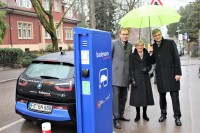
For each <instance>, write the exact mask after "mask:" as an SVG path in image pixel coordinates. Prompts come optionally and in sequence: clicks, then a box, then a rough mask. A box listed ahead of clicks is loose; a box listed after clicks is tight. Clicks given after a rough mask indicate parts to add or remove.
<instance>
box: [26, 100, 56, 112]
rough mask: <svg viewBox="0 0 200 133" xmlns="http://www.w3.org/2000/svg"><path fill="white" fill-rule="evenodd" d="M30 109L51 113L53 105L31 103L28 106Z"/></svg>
mask: <svg viewBox="0 0 200 133" xmlns="http://www.w3.org/2000/svg"><path fill="white" fill-rule="evenodd" d="M28 109H29V110H34V111H38V112H44V113H51V111H52V106H51V105H45V104H39V103H32V102H30V103H29V106H28Z"/></svg>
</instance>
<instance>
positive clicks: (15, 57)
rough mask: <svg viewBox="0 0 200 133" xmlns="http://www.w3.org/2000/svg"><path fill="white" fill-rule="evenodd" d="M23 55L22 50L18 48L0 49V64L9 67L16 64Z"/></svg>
mask: <svg viewBox="0 0 200 133" xmlns="http://www.w3.org/2000/svg"><path fill="white" fill-rule="evenodd" d="M22 55H23V50H22V49H20V48H1V49H0V64H4V65H6V66H10V65H11V64H17V63H18V62H19V58H20V57H21V56H22Z"/></svg>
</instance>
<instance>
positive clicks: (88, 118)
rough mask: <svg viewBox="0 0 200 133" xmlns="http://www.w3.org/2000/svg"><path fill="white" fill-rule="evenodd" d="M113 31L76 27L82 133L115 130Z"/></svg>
mask: <svg viewBox="0 0 200 133" xmlns="http://www.w3.org/2000/svg"><path fill="white" fill-rule="evenodd" d="M111 45H112V44H111V33H110V32H105V31H100V30H93V29H86V28H80V27H75V28H74V52H75V55H74V56H75V58H74V59H75V88H76V114H77V132H78V133H113V125H112V124H113V120H112V52H111Z"/></svg>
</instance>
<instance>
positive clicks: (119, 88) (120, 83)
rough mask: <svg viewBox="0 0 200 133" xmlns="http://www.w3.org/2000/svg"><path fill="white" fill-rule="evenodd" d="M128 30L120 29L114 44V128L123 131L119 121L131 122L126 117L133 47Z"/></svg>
mask: <svg viewBox="0 0 200 133" xmlns="http://www.w3.org/2000/svg"><path fill="white" fill-rule="evenodd" d="M128 35H129V30H128V29H123V28H122V29H120V31H119V37H120V38H119V39H117V40H115V41H113V43H112V88H113V117H114V127H115V128H117V129H121V125H120V123H119V120H123V121H130V119H127V118H125V117H124V109H125V104H126V100H127V90H128V85H129V55H130V53H131V52H132V45H131V44H130V43H129V42H128Z"/></svg>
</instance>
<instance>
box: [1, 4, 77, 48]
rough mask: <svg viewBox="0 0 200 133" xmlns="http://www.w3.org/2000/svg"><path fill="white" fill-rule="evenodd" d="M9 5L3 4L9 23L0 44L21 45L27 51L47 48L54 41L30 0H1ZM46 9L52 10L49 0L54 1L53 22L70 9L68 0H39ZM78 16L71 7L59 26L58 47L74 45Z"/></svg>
mask: <svg viewBox="0 0 200 133" xmlns="http://www.w3.org/2000/svg"><path fill="white" fill-rule="evenodd" d="M0 1H1V2H3V3H5V4H6V6H5V7H3V8H1V10H4V11H6V12H7V14H6V18H5V20H6V22H7V24H8V25H9V26H8V28H7V32H6V37H5V38H4V42H3V44H1V45H0V48H21V49H22V50H24V51H35V50H36V51H39V50H45V47H46V46H47V45H48V44H51V38H50V35H49V34H48V32H46V30H45V29H44V28H43V26H42V24H41V23H40V21H39V19H38V17H37V15H36V13H35V10H34V8H33V7H32V4H31V2H30V0H0ZM40 1H41V3H42V5H43V7H44V9H45V10H47V11H48V10H49V5H50V4H49V3H50V1H51V2H52V4H53V9H52V14H53V18H54V24H55V25H56V24H58V23H59V21H60V20H61V18H62V15H63V13H64V12H65V11H66V10H67V9H68V7H69V6H70V5H69V2H68V1H67V0H40ZM78 22H79V20H78V19H77V16H76V15H75V13H74V12H73V10H72V9H70V10H68V12H67V14H66V15H65V18H64V19H63V22H62V23H61V25H60V26H59V27H58V28H57V29H56V34H57V37H58V47H59V48H60V49H63V50H67V49H68V47H69V46H70V47H73V27H75V26H77V23H78Z"/></svg>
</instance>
